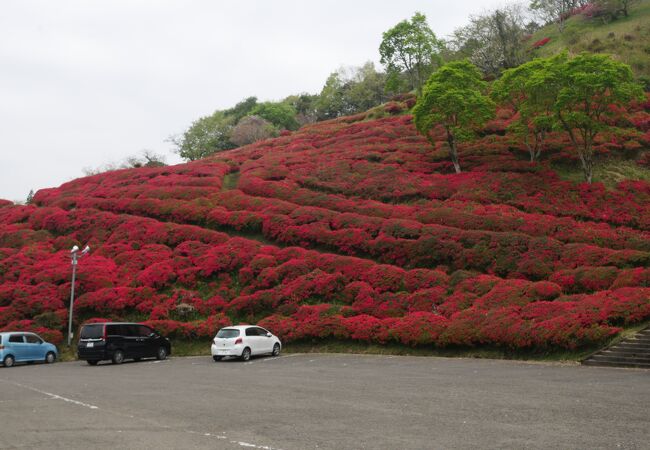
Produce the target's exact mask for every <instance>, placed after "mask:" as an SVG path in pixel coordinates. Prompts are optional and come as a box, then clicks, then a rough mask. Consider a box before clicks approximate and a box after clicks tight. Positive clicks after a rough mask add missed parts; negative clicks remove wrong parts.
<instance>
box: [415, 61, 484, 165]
mask: <svg viewBox="0 0 650 450" xmlns="http://www.w3.org/2000/svg"><path fill="white" fill-rule="evenodd" d="M485 87H486V83H485V82H483V81H482V80H481V73H480V72H479V70H478V69H477V68H476V66H474V65H473V64H472V63H470V62H469V61H467V60H462V61H454V62H450V63H448V64H446V65H444V66H442V67H441V68H439V69H438V70H437V71H436V72H434V73H433V75H431V77H430V78H429V80H428V81H427V83H426V85H425V86H424V91H423V94H422V95H421V96H420V97H419V98H418V101H417V103H416V104H415V107H414V109H413V115H414V121H415V126H416V128H417V130H418V132H420V133H421V134H422V135H424V136H425V137H426V138H427V139H428V140H429V142H431V144H432V145H435V141H434V140H433V138H432V136H431V131H432V130H433V128H434V127H436V126H437V125H441V126H443V127H444V129H445V132H446V135H447V143H448V145H449V156H450V157H451V161H452V163H453V164H454V169H455V170H456V173H460V171H461V169H460V163H459V161H458V148H457V143H458V141H462V140H464V139H467V138H469V137H470V136H472V135H473V132H474V130H475V129H476V128H478V127H480V126H482V125H483V124H485V122H486V121H488V120H489V119H490V118H492V117H493V116H494V109H495V105H494V102H493V101H492V100H491V99H490V98H489V97H487V96H485V95H484V94H483V92H484V91H485Z"/></svg>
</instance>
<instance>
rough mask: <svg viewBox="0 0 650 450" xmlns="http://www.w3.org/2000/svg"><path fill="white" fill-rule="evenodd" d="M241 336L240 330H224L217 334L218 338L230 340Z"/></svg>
mask: <svg viewBox="0 0 650 450" xmlns="http://www.w3.org/2000/svg"><path fill="white" fill-rule="evenodd" d="M237 336H239V330H233V329H232V328H223V329H221V330H219V332H218V333H217V337H218V338H222V339H230V338H235V337H237Z"/></svg>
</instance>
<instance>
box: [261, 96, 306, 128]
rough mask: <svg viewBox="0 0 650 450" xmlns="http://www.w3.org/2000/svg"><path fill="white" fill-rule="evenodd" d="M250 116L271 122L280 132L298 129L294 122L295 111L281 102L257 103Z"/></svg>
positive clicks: (296, 122)
mask: <svg viewBox="0 0 650 450" xmlns="http://www.w3.org/2000/svg"><path fill="white" fill-rule="evenodd" d="M250 115H254V116H259V117H261V118H262V119H264V120H267V121H269V122H271V123H272V124H273V125H275V126H276V127H277V128H278V129H280V130H296V129H298V126H299V124H298V121H297V120H296V110H295V109H294V108H293V106H291V105H290V104H287V103H282V102H264V103H258V104H257V106H255V108H253V109H252V110H251V112H250Z"/></svg>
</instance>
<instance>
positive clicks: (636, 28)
mask: <svg viewBox="0 0 650 450" xmlns="http://www.w3.org/2000/svg"><path fill="white" fill-rule="evenodd" d="M545 39H549V40H548V42H547V43H546V44H543V45H542V46H540V47H539V48H537V49H536V50H534V51H533V55H534V56H542V57H546V56H551V55H553V54H555V53H559V52H560V51H562V50H564V49H568V50H569V52H571V53H575V54H577V53H580V52H584V51H586V52H592V53H607V54H611V55H614V56H615V57H616V58H617V59H619V60H620V61H622V62H624V63H626V64H629V65H630V67H632V70H633V71H634V73H635V74H636V75H637V76H639V77H645V79H646V80H650V0H640V1H638V2H631V6H630V11H629V17H622V16H621V17H620V18H619V19H617V20H614V21H611V22H604V21H603V20H602V19H600V18H592V19H589V18H587V17H585V16H584V15H582V14H576V15H574V16H572V17H570V18H569V19H568V20H567V21H566V27H565V29H564V30H563V32H562V33H560V32H559V29H558V27H557V26H556V25H555V24H552V25H547V26H545V27H543V28H542V29H540V30H538V31H537V32H536V33H535V34H534V35H533V36H532V37H531V39H530V41H529V42H530V43H531V45H532V46H534V45H535V43H540V42H543V40H545ZM647 82H648V81H646V84H647Z"/></svg>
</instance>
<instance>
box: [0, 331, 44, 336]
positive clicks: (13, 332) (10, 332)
mask: <svg viewBox="0 0 650 450" xmlns="http://www.w3.org/2000/svg"><path fill="white" fill-rule="evenodd" d="M15 333H22V334H35V335H37V336H38V333H34V332H33V331H0V334H15Z"/></svg>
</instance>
